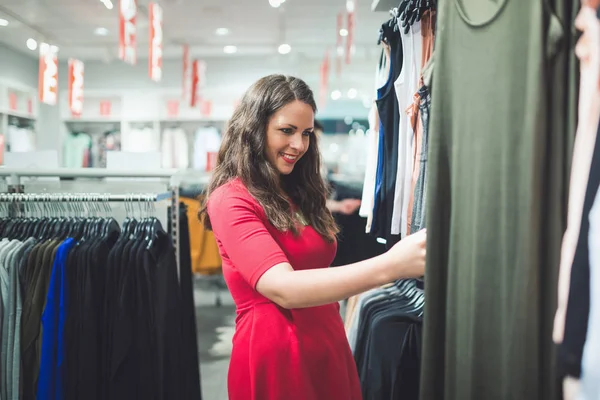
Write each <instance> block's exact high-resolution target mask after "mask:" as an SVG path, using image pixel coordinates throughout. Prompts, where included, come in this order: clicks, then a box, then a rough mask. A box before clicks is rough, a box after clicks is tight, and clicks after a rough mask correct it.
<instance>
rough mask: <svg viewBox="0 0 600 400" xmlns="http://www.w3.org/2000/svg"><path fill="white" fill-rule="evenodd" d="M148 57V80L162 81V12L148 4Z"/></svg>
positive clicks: (154, 4)
mask: <svg viewBox="0 0 600 400" xmlns="http://www.w3.org/2000/svg"><path fill="white" fill-rule="evenodd" d="M149 17H150V56H149V57H148V64H149V74H150V79H152V80H153V81H155V82H159V81H160V80H161V79H162V58H163V56H162V47H163V11H162V8H161V7H160V6H159V5H158V4H156V3H150V15H149Z"/></svg>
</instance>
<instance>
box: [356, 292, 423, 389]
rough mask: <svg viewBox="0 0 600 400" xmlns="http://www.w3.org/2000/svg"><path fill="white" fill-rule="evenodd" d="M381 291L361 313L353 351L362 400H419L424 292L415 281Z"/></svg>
mask: <svg viewBox="0 0 600 400" xmlns="http://www.w3.org/2000/svg"><path fill="white" fill-rule="evenodd" d="M397 285H404V289H401V290H398V287H392V288H390V289H382V290H380V291H379V293H378V294H375V295H373V297H372V298H368V299H367V300H366V302H365V304H364V305H363V307H362V308H361V309H360V310H358V311H357V312H358V313H360V325H359V326H358V335H357V338H356V347H355V349H354V359H355V361H356V367H357V369H358V374H359V379H360V385H361V389H362V395H363V398H364V399H365V400H382V399H390V400H392V399H403V400H417V399H418V398H419V379H420V358H421V331H422V318H421V314H422V311H423V292H422V291H420V290H417V289H415V285H416V284H415V281H403V282H399V283H397Z"/></svg>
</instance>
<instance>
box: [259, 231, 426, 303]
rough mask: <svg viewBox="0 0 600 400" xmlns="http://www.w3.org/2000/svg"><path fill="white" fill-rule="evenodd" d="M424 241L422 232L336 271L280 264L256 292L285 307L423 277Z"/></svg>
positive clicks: (268, 274) (334, 297)
mask: <svg viewBox="0 0 600 400" xmlns="http://www.w3.org/2000/svg"><path fill="white" fill-rule="evenodd" d="M425 242H426V234H425V232H424V231H422V232H419V233H416V234H414V235H411V236H409V237H407V238H405V239H404V240H402V241H400V242H399V243H397V244H396V245H395V246H394V247H392V248H391V249H390V250H389V251H388V252H386V253H384V254H382V255H380V256H377V257H373V258H370V259H367V260H364V261H360V262H357V263H354V264H349V265H344V266H341V267H335V268H318V269H308V270H301V271H294V270H293V269H292V266H291V265H290V264H289V263H281V264H278V265H275V266H274V267H272V268H270V269H269V270H267V271H266V272H265V273H264V274H263V275H262V276H261V278H260V279H259V280H258V283H257V285H256V290H258V291H259V292H260V293H261V294H262V295H263V296H265V297H267V298H268V299H270V300H271V301H273V302H275V303H277V304H279V305H280V306H281V307H284V308H303V307H313V306H319V305H323V304H329V303H333V302H336V301H340V300H343V299H346V298H348V297H350V296H354V295H356V294H359V293H362V292H364V291H367V290H369V289H373V288H376V287H378V286H381V285H383V284H386V283H389V282H392V281H394V280H397V279H403V278H417V277H420V276H423V274H424V272H425Z"/></svg>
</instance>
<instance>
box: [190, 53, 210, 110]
mask: <svg viewBox="0 0 600 400" xmlns="http://www.w3.org/2000/svg"><path fill="white" fill-rule="evenodd" d="M205 86H206V63H205V62H204V61H200V60H194V62H193V63H192V88H191V89H192V93H191V102H190V104H191V106H192V107H196V105H198V103H199V99H200V89H201V88H203V87H205Z"/></svg>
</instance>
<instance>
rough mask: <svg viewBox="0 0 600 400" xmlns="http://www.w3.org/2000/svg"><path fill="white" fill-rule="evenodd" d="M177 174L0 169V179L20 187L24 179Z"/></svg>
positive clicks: (165, 175)
mask: <svg viewBox="0 0 600 400" xmlns="http://www.w3.org/2000/svg"><path fill="white" fill-rule="evenodd" d="M176 173H177V170H176V169H158V170H131V169H123V170H120V169H106V168H50V169H40V168H0V177H1V176H4V177H10V178H11V184H13V185H20V184H21V178H22V177H39V178H47V177H53V178H166V179H170V178H171V177H172V176H173V175H175V174H176Z"/></svg>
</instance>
